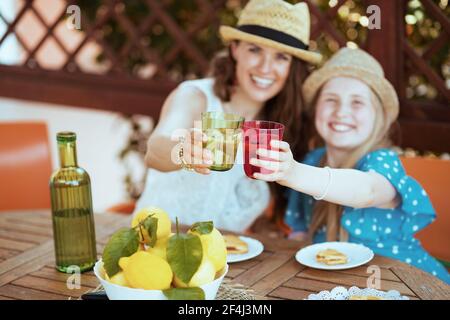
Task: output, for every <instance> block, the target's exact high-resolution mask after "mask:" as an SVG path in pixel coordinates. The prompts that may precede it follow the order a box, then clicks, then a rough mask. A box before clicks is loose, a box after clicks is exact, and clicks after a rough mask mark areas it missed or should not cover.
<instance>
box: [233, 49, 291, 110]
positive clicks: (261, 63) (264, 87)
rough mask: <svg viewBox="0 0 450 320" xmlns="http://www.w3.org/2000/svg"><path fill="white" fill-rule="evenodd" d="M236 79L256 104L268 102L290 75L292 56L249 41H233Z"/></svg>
mask: <svg viewBox="0 0 450 320" xmlns="http://www.w3.org/2000/svg"><path fill="white" fill-rule="evenodd" d="M231 49H232V54H233V57H234V59H235V60H236V78H237V82H238V84H239V86H240V87H241V89H242V90H243V91H244V92H245V93H246V94H247V95H248V96H249V97H250V98H251V99H252V100H254V101H257V102H262V103H264V102H266V101H268V100H270V99H271V98H273V97H274V96H276V95H277V94H278V93H279V92H280V91H281V89H282V88H283V86H284V84H285V83H286V79H287V78H288V76H289V71H290V67H291V62H292V56H291V55H289V54H287V53H283V52H280V51H278V50H276V49H273V48H270V47H266V46H262V45H256V44H253V43H250V42H245V41H239V42H233V43H232V46H231Z"/></svg>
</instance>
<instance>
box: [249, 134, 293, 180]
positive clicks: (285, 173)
mask: <svg viewBox="0 0 450 320" xmlns="http://www.w3.org/2000/svg"><path fill="white" fill-rule="evenodd" d="M270 146H271V148H273V149H278V151H277V150H273V149H272V150H268V149H261V148H260V149H258V150H256V154H257V155H258V156H259V157H260V158H261V157H262V159H256V158H252V159H250V164H251V165H254V166H257V167H260V168H264V169H266V170H270V171H273V172H272V173H269V174H262V173H255V174H254V175H253V176H254V177H255V178H256V179H259V180H264V181H276V182H279V183H281V184H282V181H284V180H287V178H288V177H289V176H290V172H291V169H292V167H293V165H294V163H295V160H294V157H293V155H292V151H291V148H290V146H289V144H288V143H287V142H285V141H279V140H272V141H270Z"/></svg>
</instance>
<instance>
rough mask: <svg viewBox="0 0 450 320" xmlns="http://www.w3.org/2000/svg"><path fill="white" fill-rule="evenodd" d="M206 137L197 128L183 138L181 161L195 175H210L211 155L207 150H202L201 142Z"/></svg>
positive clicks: (205, 139)
mask: <svg viewBox="0 0 450 320" xmlns="http://www.w3.org/2000/svg"><path fill="white" fill-rule="evenodd" d="M207 139H208V138H207V136H206V135H205V134H204V133H203V132H202V131H201V130H200V129H197V128H192V129H190V130H189V132H188V133H187V134H186V135H185V137H184V143H183V159H184V161H185V162H186V163H187V164H188V165H189V166H190V167H191V168H192V169H193V170H194V171H195V172H197V173H201V174H210V172H211V170H209V168H208V167H209V166H211V165H212V154H211V151H209V150H208V149H203V142H204V141H207Z"/></svg>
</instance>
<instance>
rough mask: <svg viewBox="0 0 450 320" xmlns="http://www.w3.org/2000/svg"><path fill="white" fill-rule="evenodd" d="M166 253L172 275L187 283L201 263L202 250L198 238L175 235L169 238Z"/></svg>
mask: <svg viewBox="0 0 450 320" xmlns="http://www.w3.org/2000/svg"><path fill="white" fill-rule="evenodd" d="M166 252H167V261H168V262H169V264H170V267H171V268H172V271H173V273H174V274H175V275H176V276H177V277H178V278H179V279H181V281H183V282H184V283H188V282H189V281H190V280H191V278H192V276H193V275H194V274H195V273H196V272H197V270H198V268H199V267H200V264H201V262H202V258H203V249H202V243H201V241H200V237H199V236H197V235H194V234H182V233H177V234H175V235H173V236H172V237H170V239H169V241H168V243H167V251H166Z"/></svg>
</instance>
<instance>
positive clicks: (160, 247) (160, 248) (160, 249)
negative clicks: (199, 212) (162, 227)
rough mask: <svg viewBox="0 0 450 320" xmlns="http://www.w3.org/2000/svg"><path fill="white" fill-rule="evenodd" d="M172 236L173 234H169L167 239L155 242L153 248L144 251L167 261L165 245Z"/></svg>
mask: <svg viewBox="0 0 450 320" xmlns="http://www.w3.org/2000/svg"><path fill="white" fill-rule="evenodd" d="M173 235H174V233H171V234H170V235H169V236H168V237H165V238H160V239H158V240H156V243H155V246H154V247H153V248H152V247H149V248H148V249H147V250H146V251H147V252H148V253H151V254H154V255H156V256H158V257H160V258H163V259H164V260H166V261H167V255H166V250H167V243H168V242H169V239H170V237H171V236H173Z"/></svg>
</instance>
